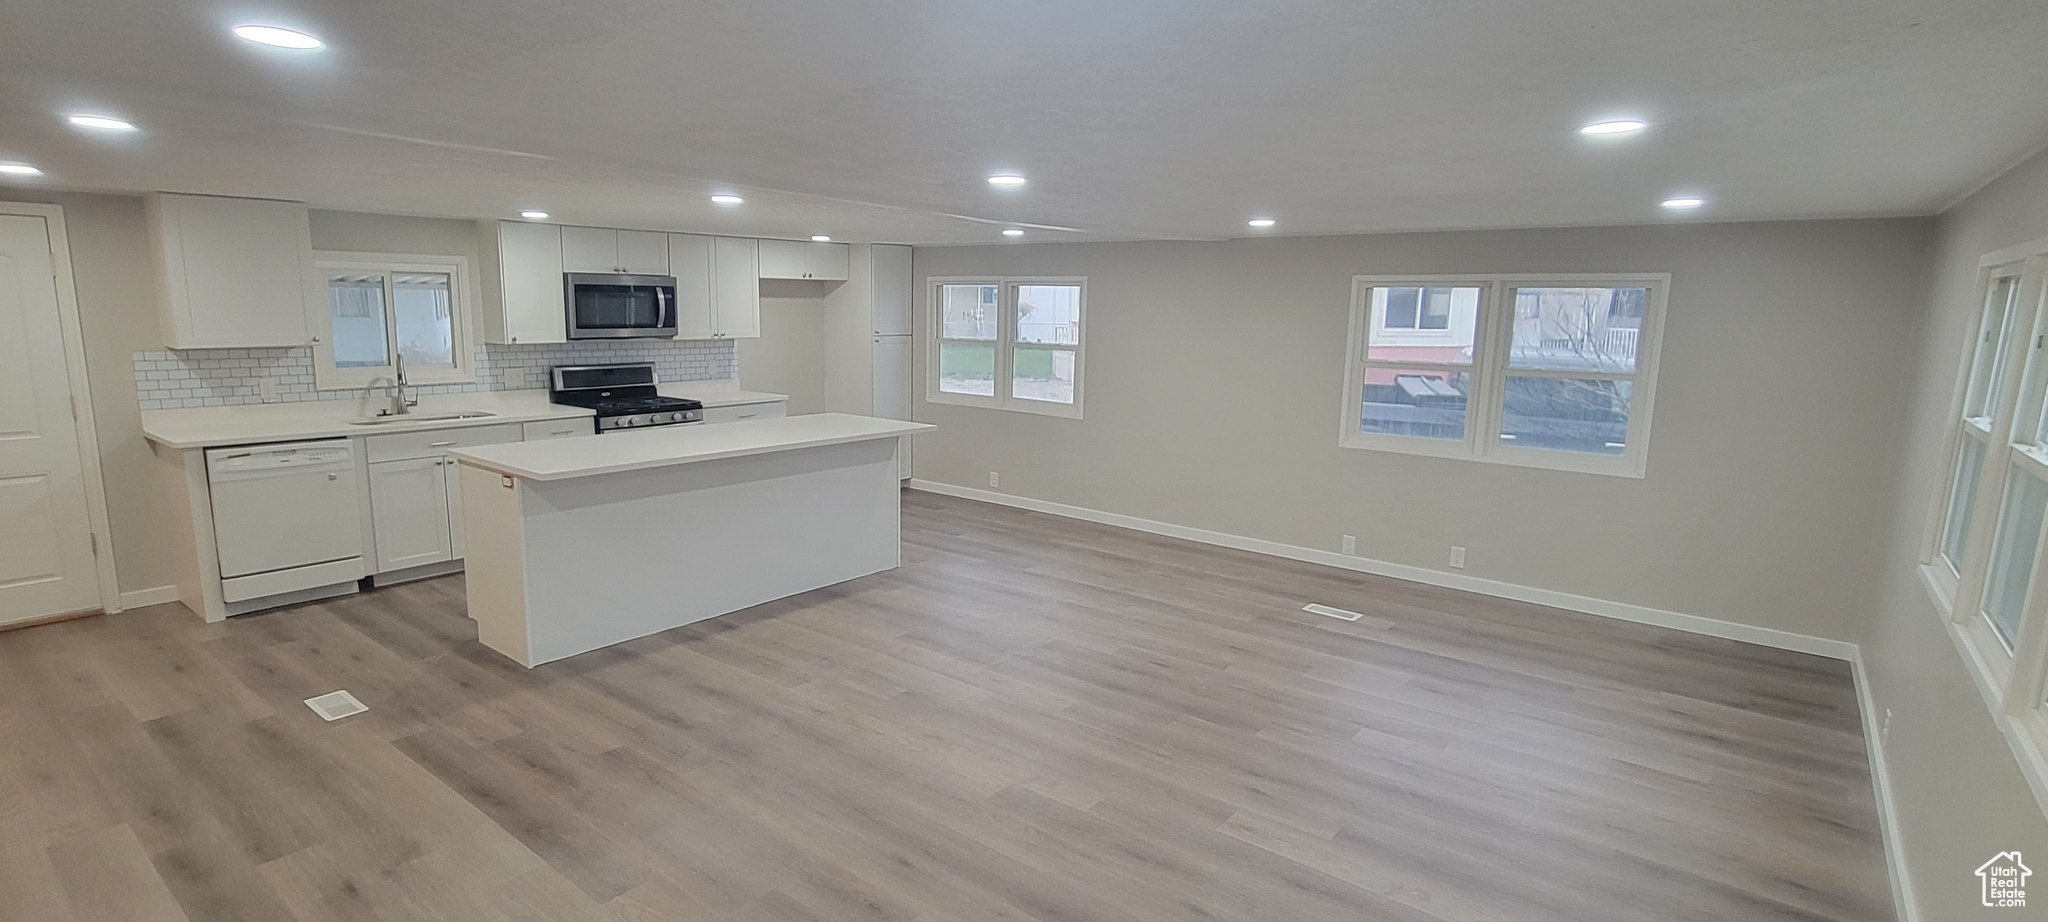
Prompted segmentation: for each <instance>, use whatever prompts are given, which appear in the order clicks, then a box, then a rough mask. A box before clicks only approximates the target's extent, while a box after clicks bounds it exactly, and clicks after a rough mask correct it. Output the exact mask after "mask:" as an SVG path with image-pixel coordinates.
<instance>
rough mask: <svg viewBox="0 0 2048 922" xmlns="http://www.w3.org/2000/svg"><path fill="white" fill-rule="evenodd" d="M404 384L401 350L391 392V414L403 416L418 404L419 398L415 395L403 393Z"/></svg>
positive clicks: (403, 356) (403, 363)
mask: <svg viewBox="0 0 2048 922" xmlns="http://www.w3.org/2000/svg"><path fill="white" fill-rule="evenodd" d="M405 386H406V380H405V354H404V353H402V352H401V353H399V355H398V382H397V387H395V388H394V389H393V392H392V394H391V415H393V416H404V415H405V414H407V413H410V412H412V408H413V407H416V406H419V405H420V398H419V397H418V396H417V395H415V396H412V397H407V396H406V395H405Z"/></svg>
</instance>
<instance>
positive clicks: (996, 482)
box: [988, 471, 1003, 487]
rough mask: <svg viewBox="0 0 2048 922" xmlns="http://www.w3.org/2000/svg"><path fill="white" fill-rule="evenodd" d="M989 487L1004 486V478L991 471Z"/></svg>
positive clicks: (989, 473)
mask: <svg viewBox="0 0 2048 922" xmlns="http://www.w3.org/2000/svg"><path fill="white" fill-rule="evenodd" d="M988 485H989V486H992V487H1000V486H1002V485H1003V484H1002V477H1001V476H1000V475H998V474H997V473H996V472H995V471H989V472H988Z"/></svg>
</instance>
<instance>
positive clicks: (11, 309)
mask: <svg viewBox="0 0 2048 922" xmlns="http://www.w3.org/2000/svg"><path fill="white" fill-rule="evenodd" d="M64 357H65V349H64V334H63V326H62V321H61V319H60V318H59V315H58V312H57V280H56V275H55V270H54V268H53V262H52V258H51V255H50V234H49V225H48V224H47V223H45V222H44V220H43V219H42V218H39V217H24V216H16V215H0V523H5V524H4V525H0V624H11V623H15V622H21V621H33V620H36V619H38V618H48V617H51V616H54V615H64V614H70V613H72V612H80V611H91V610H94V609H97V608H99V607H100V598H99V583H98V572H97V569H96V568H95V566H94V561H93V545H92V524H91V523H92V520H91V518H90V515H89V513H88V512H87V506H86V498H85V493H86V488H85V475H84V470H83V466H82V465H81V464H80V461H79V452H78V430H77V429H76V427H75V426H74V422H73V419H72V403H71V379H70V375H69V374H68V369H66V367H65V365H64Z"/></svg>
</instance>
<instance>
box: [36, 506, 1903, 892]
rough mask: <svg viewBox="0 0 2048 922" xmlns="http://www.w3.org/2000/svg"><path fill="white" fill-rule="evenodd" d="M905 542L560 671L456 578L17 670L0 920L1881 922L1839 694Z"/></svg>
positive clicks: (1743, 658) (1026, 534)
mask: <svg viewBox="0 0 2048 922" xmlns="http://www.w3.org/2000/svg"><path fill="white" fill-rule="evenodd" d="M904 502H905V510H904V525H905V528H904V535H905V537H904V566H903V567H902V568H901V569H900V570H896V571H892V572H890V573H886V574H881V575H877V576H873V577H868V578H865V579H861V580H857V581H855V582H852V583H848V584H844V585H841V586H837V587H833V588H831V589H827V590H821V591H818V592H813V593H809V594H806V595H803V596H799V597H796V598H793V599H788V600H784V601H782V602H777V603H773V604H770V605H765V606H761V607H759V608H756V609H751V610H749V611H746V612H742V613H739V614H735V615H731V616H727V617H724V618H719V619H715V620H712V621H708V622H703V623H700V624H697V625H692V626H690V627H687V628H681V629H678V630H673V631H669V632H667V633H665V634H661V635H658V636H655V637H650V638H645V639H642V640H639V641H634V642H632V643H628V644H624V645H621V646H618V647H614V648H611V649H608V650H602V651H599V652H596V653H592V654H587V655H584V656H580V657H576V658H574V659H570V660H565V661H563V662H560V663H554V664H550V665H547V666H543V667H541V668H538V669H534V670H532V671H527V670H524V669H521V668H519V667H518V666H516V665H514V664H513V663H511V662H510V661H508V660H505V659H503V658H502V657H499V656H498V655H497V654H495V653H493V652H491V651H489V650H487V649H485V648H483V647H482V646H480V645H478V644H477V643H476V641H475V632H474V628H473V626H472V623H471V622H470V621H469V620H468V619H467V618H465V617H464V614H463V586H462V580H461V578H460V577H450V578H444V579H439V580H433V581H428V582H422V583H415V584H411V585H406V586H400V587H394V588H388V589H383V590H378V591H375V592H370V593H366V594H363V595H359V596H355V597H350V598H346V599H341V600H336V601H332V602H329V603H325V604H316V605H308V606H302V607H299V608H295V609H290V610H285V611H279V612H274V613H269V614H262V615H252V616H245V617H242V618H237V619H232V620H230V621H229V622H227V623H225V624H218V625H207V624H203V623H201V622H200V620H199V619H198V618H197V617H196V616H194V615H191V614H190V613H188V612H186V611H185V610H184V609H183V608H181V607H179V606H176V605H169V606H158V607H155V608H150V609H144V610H140V611H135V612H129V613H126V614H121V615H115V616H111V617H104V618H95V619H89V620H86V621H78V622H70V623H65V624H56V625H50V626H45V627H37V628H32V629H27V630H21V631H13V632H8V633H4V634H0V919H7V920H34V922H122V920H143V919H148V920H178V919H187V920H192V922H236V920H246V922H292V920H299V922H316V920H370V919H376V920H385V922H390V920H416V919H417V920H449V922H491V920H522V922H541V920H546V922H585V920H588V922H598V920H602V922H621V920H627V922H639V920H657V919H659V920H698V919H702V920H722V922H751V920H762V922H766V920H786V922H806V920H832V922H858V920H922V922H941V920H944V922H967V920H1046V922H1055V920H1057V922H1089V920H1099V922H1138V920H1181V919H1186V920H1237V919H1243V920H1351V919H1357V920H1398V922H1605V920H1615V922H1620V920H1627V922H1643V920H1657V922H1771V920H1841V922H1847V920H1855V922H1874V920H1881V919H1889V918H1890V897H1889V892H1890V891H1889V886H1888V884H1887V882H1886V877H1885V867H1884V859H1883V854H1882V851H1881V848H1880V845H1879V840H1878V833H1877V825H1876V819H1875V811H1874V806H1873V802H1872V796H1871V788H1870V780H1869V776H1868V772H1867V770H1866V763H1865V757H1864V750H1863V740H1862V738H1861V734H1860V733H1859V723H1858V717H1857V712H1856V702H1855V695H1854V693H1853V690H1852V688H1851V684H1850V676H1849V671H1848V667H1847V666H1846V665H1845V664H1843V663H1839V662H1833V661H1829V660H1824V659H1819V658H1815V657H1810V656H1804V655H1800V654H1793V653H1786V652H1782V651H1777V650H1770V649H1765V648H1761V647H1754V646H1748V645H1744V644H1738V643H1732V642H1727V641H1721V640H1715V639H1708V638H1701V637H1696V636H1691V635H1686V634H1680V633H1676V632H1672V631H1667V630H1662V629H1657V628H1650V627H1644V626H1639V625H1632V624H1624V623H1618V622H1612V621H1605V620H1600V619H1596V618H1591V617H1586V616H1580V615H1573V614H1567V613H1563V612H1558V611H1554V610H1549V609H1544V608H1540V607H1537V606H1532V605H1524V604H1519V603H1512V602H1504V601H1499V600H1494V599H1487V598H1482V597H1478V596H1471V595H1465V594H1461V593H1456V592H1450V591H1445V590H1440V589H1434V588H1429V587H1423V586H1418V585H1413V584H1408V583H1401V582H1396V581H1392V580H1386V579H1379V578H1374V577H1369V576H1364V575H1360V574H1354V573H1348V572H1344V571H1338V570H1331V569H1325V568H1320V567H1316V566H1312V565H1308V564H1299V563H1294V562H1290V561H1284V560H1275V559H1271V558H1265V557H1259V556H1255V555H1251V554H1245V553H1238V552H1234V551H1228V550H1221V549H1217V548H1211V547H1206V546H1201V545H1196V544H1189V543H1184V542H1179V541H1174V540H1171V539H1165V538H1158V537H1153V536H1149V535H1143V534H1138V533H1134V532H1127V531H1121V530H1117V529H1111V528H1106V527H1101V526H1095V525H1090V524H1085V523H1078V522H1072V521H1067V520H1063V519H1057V518H1052V517H1048V516H1042V515H1037V514H1033V513H1028V512H1020V511H1016V510H1011V509H1006V508H1001V507H995V506H988V505H983V504H978V503H974V502H969V501H965V500H956V499H950V498H945V497H939V496H933V495H930V494H923V493H907V494H905V499H904ZM632 565H635V566H656V567H665V568H669V569H670V570H672V571H673V572H674V573H675V574H676V577H677V589H676V591H677V592H678V593H682V592H688V591H689V584H688V580H689V579H690V578H691V577H692V575H693V574H691V572H690V568H689V561H687V560H668V559H664V558H663V557H662V556H661V553H660V550H659V549H650V550H649V552H648V555H647V558H646V559H644V560H638V561H633V562H632ZM710 576H711V575H707V578H710ZM1309 602H1320V603H1324V604H1328V605H1333V606H1337V607H1339V608H1346V609H1351V610H1354V611H1359V612H1363V613H1365V618H1364V619H1362V620H1360V621H1357V622H1344V621H1338V620H1333V619H1329V618H1323V617H1318V616H1316V615H1311V614H1308V613H1306V612H1303V611H1301V610H1300V609H1301V606H1302V605H1303V604H1304V603H1309ZM337 688H345V689H348V690H349V691H351V692H353V693H355V695H356V696H357V697H359V698H361V699H362V700H363V701H364V702H366V703H367V704H368V705H369V706H370V711H369V713H367V714H362V715H359V716H356V717H350V718H346V719H344V720H341V721H339V722H336V723H331V724H330V723H323V722H322V721H321V720H320V719H319V718H318V716H316V715H315V714H314V713H313V712H312V711H311V710H310V709H308V708H307V707H306V706H305V705H304V704H302V703H301V701H302V699H305V698H308V697H311V696H313V695H316V694H322V693H325V692H329V691H333V690H335V689H337Z"/></svg>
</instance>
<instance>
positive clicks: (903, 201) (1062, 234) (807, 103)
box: [0, 0, 2048, 243]
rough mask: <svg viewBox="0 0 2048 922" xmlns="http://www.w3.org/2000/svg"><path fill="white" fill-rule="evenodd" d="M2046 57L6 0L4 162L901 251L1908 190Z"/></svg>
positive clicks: (1315, 11)
mask: <svg viewBox="0 0 2048 922" xmlns="http://www.w3.org/2000/svg"><path fill="white" fill-rule="evenodd" d="M244 22H264V23H271V24H278V25H287V26H294V27H299V28H303V29H306V30H307V31H310V32H313V33H315V34H317V35H319V36H321V37H322V38H324V39H326V40H327V42H328V43H329V46H330V47H329V49H328V50H326V51H324V52H318V53H312V54H307V53H293V52H284V51H278V50H275V49H265V48H260V47H256V46H251V45H247V44H245V43H242V42H239V41H237V40H235V39H233V38H231V37H230V36H229V35H228V33H227V30H228V27H229V26H232V25H236V24H240V23H244ZM2044 48H2048V3H2043V2H2042V0H1795V2H1785V0H1699V2H1691V3H1680V2H1644V0H1550V2H1534V0H1434V2H1414V0H1409V2H1395V0H1325V2H1315V0H1036V2H1027V3H1017V2H1008V3H1004V2H985V0H868V2H862V3H847V2H833V0H697V2H689V0H582V2H575V3H569V2H561V0H490V2H467V3H422V2H418V0H352V2H347V3H340V2H326V3H317V2H312V0H298V2H294V0H151V2H146V3H138V2H135V0H13V2H9V3H7V4H6V6H5V9H4V10H0V88H4V92H0V159H21V160H26V161H29V162H32V163H35V164H37V165H39V166H41V167H42V168H43V169H44V170H45V171H46V172H47V174H48V175H47V176H45V177H42V178H40V179H37V180H35V181H34V183H35V184H39V185H42V186H46V187H51V188H68V189H100V190H129V191H139V190H149V189H165V190H177V191H191V192H210V193H222V194H235V195H252V196H267V197H279V198H292V199H303V200H306V201H309V202H312V203H313V204H315V205H316V206H320V207H333V208H348V209H357V210H367V211H388V212H399V213H410V214H435V215H454V216H464V217H472V216H492V217H510V216H512V215H513V214H514V213H516V212H517V211H518V210H519V209H521V208H542V209H545V210H547V211H549V212H551V213H552V214H553V215H554V219H555V220H559V221H563V222H568V223H585V224H601V225H619V226H631V227H649V228H662V229H683V230H703V231H710V232H718V233H737V234H758V235H764V236H806V235H809V234H813V233H827V234H831V235H832V236H834V237H835V238H838V239H843V240H886V241H898V242H907V243H981V242H996V241H999V240H1001V239H1002V238H1000V237H999V236H997V231H999V230H1000V229H1001V228H1002V227H1005V226H1012V225H1013V224H1016V225H1022V226H1026V227H1032V228H1035V229H1034V230H1032V232H1031V233H1030V234H1029V236H1028V237H1027V238H1026V240H1027V241H1030V240H1038V241H1042V240H1076V239H1130V238H1215V237H1226V236H1237V235H1244V234H1249V233H1257V232H1253V231H1249V230H1248V229H1247V228H1246V227H1245V225H1244V222H1245V220H1246V219H1247V218H1251V217H1255V216H1261V215H1270V216H1273V217H1276V218H1278V219H1279V220H1280V222H1281V223H1280V226H1279V227H1278V228H1277V229H1276V231H1275V232H1277V233H1293V234H1300V233H1313V234H1324V233H1346V232H1367V231H1390V230H1421V229H1450V228H1475V227H1517V226H1548V225H1573V224H1614V223H1634V222H1641V221H1656V220H1672V219H1673V218H1672V217H1670V216H1668V215H1665V214H1662V213H1661V210H1660V209H1659V208H1658V207H1657V203H1658V202H1659V201H1661V200H1662V199H1664V198H1666V197H1669V196H1670V195H1673V194H1678V193H1699V194H1702V195H1704V196H1706V197H1707V198H1709V199H1711V201H1712V204H1711V205H1710V206H1709V207H1708V208H1707V209H1703V210H1702V211H1701V212H1699V213H1697V214H1695V215H1692V216H1690V217H1688V218H1686V219H1698V220H1740V219H1767V218H1795V217H1820V216H1846V215H1895V214H1926V213H1931V212H1933V211H1936V210H1938V209H1939V208H1941V207H1943V206H1944V205H1946V204H1948V203H1950V202H1952V201H1953V200H1954V199H1955V198H1957V197H1958V196H1960V195H1962V194H1964V193H1966V192H1968V191H1970V189H1972V188H1973V187H1974V186H1976V185H1977V184H1978V183H1980V182H1982V181H1983V180H1985V179H1987V178H1989V177H1990V176H1992V175H1994V174H1995V173H1996V172H1997V171H1999V170H2000V169H2002V168H2003V167H2005V166H2008V165H2010V164H2011V163H2013V162H2014V161H2016V160H2017V159H2018V158H2020V157H2021V156H2023V155H2025V154H2026V153H2028V152H2029V151H2031V150H2032V149H2034V148H2036V147H2038V146H2039V144H2040V143H2041V142H2042V141H2043V140H2044V139H2048V54H2044V53H2043V49H2044ZM80 111H90V112H104V113H109V114H114V115H119V116H123V117H127V118H130V119H132V120H134V121H135V122H136V123H138V124H139V125H141V126H142V128H143V131H142V132H140V133H137V134H134V135H127V136H113V135H105V134H97V133H88V132H84V131H81V130H79V129H76V128H73V127H71V126H69V125H66V124H64V123H63V122H62V121H61V119H60V118H59V117H58V116H59V115H60V114H62V113H70V112H80ZM1621 115H1632V116H1639V117H1643V118H1646V119H1648V120H1650V121H1651V122H1653V123H1654V125H1653V127H1652V129H1651V130H1650V131H1649V132H1646V133H1644V134H1642V135H1640V136H1637V137H1634V138H1629V139H1610V140H1607V141H1604V142H1603V141H1594V140H1590V139H1586V138H1582V137H1580V136H1578V135H1577V134H1576V133H1575V131H1574V129H1575V128H1576V127H1577V126H1579V125H1580V124H1582V123H1585V122H1588V121H1592V120H1595V119H1597V118H1601V117H1609V116H1621ZM1008 170H1014V171H1017V172H1020V173H1023V174H1024V175H1026V176H1028V177H1030V179H1031V183H1030V185H1028V186H1026V187H1024V188H1023V189H1021V190H1014V191H1003V190H997V189H993V188H991V187H990V186H989V185H988V184H987V183H986V182H985V181H984V177H985V176H987V175H988V174H990V173H992V172H997V171H1008ZM7 181H9V182H14V183H17V184H28V183H26V182H24V181H21V180H15V179H9V180H7ZM713 191H736V192H739V193H741V194H743V195H745V196H746V198H747V203H746V204H745V205H744V206H740V207H738V208H720V207H717V206H713V205H711V204H710V203H709V202H708V201H707V196H708V195H709V194H710V193H711V192H713ZM0 194H4V190H0Z"/></svg>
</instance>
